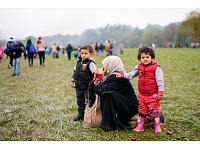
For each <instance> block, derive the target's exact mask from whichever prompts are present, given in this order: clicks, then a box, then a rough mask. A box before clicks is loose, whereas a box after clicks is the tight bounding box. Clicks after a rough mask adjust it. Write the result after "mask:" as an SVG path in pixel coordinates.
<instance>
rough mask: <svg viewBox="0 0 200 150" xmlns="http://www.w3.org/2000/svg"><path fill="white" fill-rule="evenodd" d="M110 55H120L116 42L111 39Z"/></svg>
mask: <svg viewBox="0 0 200 150" xmlns="http://www.w3.org/2000/svg"><path fill="white" fill-rule="evenodd" d="M112 55H115V56H119V55H120V52H119V48H118V44H117V42H116V41H113V48H112Z"/></svg>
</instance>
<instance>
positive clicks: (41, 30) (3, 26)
mask: <svg viewBox="0 0 200 150" xmlns="http://www.w3.org/2000/svg"><path fill="white" fill-rule="evenodd" d="M13 2H14V3H15V4H14V3H13ZM13 2H12V4H13V6H12V7H10V6H11V5H10V3H11V2H10V1H9V2H7V3H5V4H4V6H5V7H3V6H2V7H1V8H0V22H1V23H0V40H7V39H9V38H10V37H11V36H12V37H13V38H14V39H25V38H26V37H27V36H34V37H38V36H42V37H44V36H52V35H55V34H61V35H66V34H70V35H74V34H81V33H82V32H84V31H85V30H87V29H89V28H91V29H96V28H100V27H105V26H106V25H107V24H110V25H114V24H125V25H130V26H132V27H139V28H140V29H143V28H144V27H146V26H147V24H153V25H154V24H159V25H161V26H165V25H168V24H169V23H172V22H181V21H183V20H184V19H185V18H186V14H188V13H189V12H191V11H193V10H194V11H195V10H197V9H198V8H196V7H191V6H190V7H189V6H188V8H187V7H185V6H181V5H179V7H172V8H170V7H167V8H163V7H160V6H159V5H157V8H155V7H154V5H153V6H152V5H150V7H149V5H142V4H141V5H138V6H139V7H134V8H130V7H128V6H129V5H130V4H132V3H126V5H123V4H124V3H121V2H122V1H119V0H115V1H112V0H110V1H109V2H110V3H108V1H105V0H99V1H97V0H96V1H95V0H94V1H88V2H89V3H86V2H87V0H85V1H84V3H78V2H77V0H73V2H74V3H71V2H69V1H64V2H62V1H60V0H57V1H54V2H52V3H51V1H49V3H47V4H46V3H41V2H40V1H39V0H38V1H37V0H34V1H25V2H26V3H29V2H30V3H31V5H30V4H28V6H27V5H21V3H20V2H19V0H17V2H15V1H13ZM55 2H57V3H56V4H54V3H55ZM76 2H77V3H76ZM97 2H99V3H101V5H100V4H98V3H97ZM114 2H115V5H113V4H114ZM123 2H126V0H124V1H123ZM132 2H134V1H132ZM151 2H152V1H151ZM163 2H164V1H162V3H163ZM169 2H170V1H169ZM19 4H20V5H19ZM32 4H33V5H32ZM106 4H107V5H106ZM133 4H134V3H133ZM163 4H164V3H163ZM171 4H172V3H171ZM63 5H64V7H65V6H66V8H63ZM69 6H71V7H69ZM141 6H143V7H141ZM167 6H168V5H167ZM170 6H171V5H170ZM174 6H175V5H174ZM195 6H196V5H195Z"/></svg>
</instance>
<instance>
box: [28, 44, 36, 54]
mask: <svg viewBox="0 0 200 150" xmlns="http://www.w3.org/2000/svg"><path fill="white" fill-rule="evenodd" d="M29 52H30V53H34V52H35V47H34V45H33V44H31V45H30V48H29Z"/></svg>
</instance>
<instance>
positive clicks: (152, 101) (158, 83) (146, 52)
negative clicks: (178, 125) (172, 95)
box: [116, 46, 164, 132]
mask: <svg viewBox="0 0 200 150" xmlns="http://www.w3.org/2000/svg"><path fill="white" fill-rule="evenodd" d="M137 58H138V59H139V61H140V64H138V65H136V66H135V68H134V69H133V71H132V72H129V73H124V74H117V75H116V76H117V77H122V78H127V79H133V78H134V77H136V76H138V90H139V93H138V101H139V109H138V112H139V116H138V124H137V127H136V128H135V129H133V130H134V131H143V130H144V122H145V118H146V115H147V114H148V113H150V115H151V117H152V118H153V119H154V130H155V132H161V128H160V114H161V113H160V100H162V98H163V95H164V78H163V71H162V69H161V68H160V66H159V64H158V63H157V62H155V61H154V59H155V53H154V50H153V49H152V48H150V47H146V46H145V47H141V48H140V49H139V50H138V56H137Z"/></svg>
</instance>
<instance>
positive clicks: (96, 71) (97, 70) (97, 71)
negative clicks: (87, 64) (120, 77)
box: [94, 67, 108, 78]
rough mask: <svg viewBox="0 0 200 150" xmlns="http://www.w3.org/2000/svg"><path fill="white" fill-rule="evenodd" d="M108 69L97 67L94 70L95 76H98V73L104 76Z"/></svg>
mask: <svg viewBox="0 0 200 150" xmlns="http://www.w3.org/2000/svg"><path fill="white" fill-rule="evenodd" d="M107 70H108V69H107V68H105V67H103V68H99V69H98V68H96V70H95V71H94V78H96V77H97V76H98V75H97V74H101V75H102V77H103V75H104V74H105V72H106V71H107Z"/></svg>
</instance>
